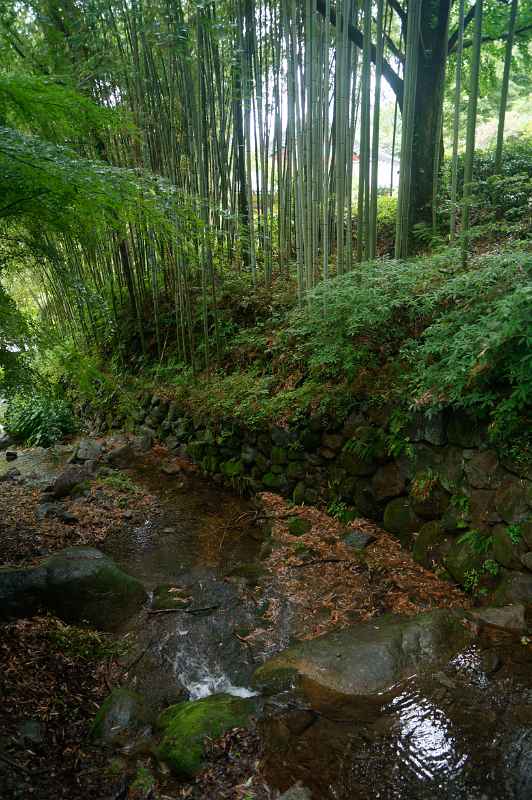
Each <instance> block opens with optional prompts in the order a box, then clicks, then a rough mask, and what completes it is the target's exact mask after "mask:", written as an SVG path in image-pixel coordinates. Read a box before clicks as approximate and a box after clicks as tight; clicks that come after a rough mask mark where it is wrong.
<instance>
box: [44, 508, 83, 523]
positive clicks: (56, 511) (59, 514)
mask: <svg viewBox="0 0 532 800" xmlns="http://www.w3.org/2000/svg"><path fill="white" fill-rule="evenodd" d="M35 517H36V518H37V519H38V520H43V519H46V518H48V517H55V519H60V520H61V521H62V522H65V523H66V524H67V525H75V524H76V523H77V522H79V520H78V518H77V517H76V516H75V515H74V514H71V513H70V512H69V511H66V509H64V508H63V507H62V506H61V505H59V503H40V504H39V505H38V506H37V508H36V509H35Z"/></svg>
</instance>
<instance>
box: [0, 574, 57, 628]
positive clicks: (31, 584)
mask: <svg viewBox="0 0 532 800" xmlns="http://www.w3.org/2000/svg"><path fill="white" fill-rule="evenodd" d="M45 586H46V569H44V568H43V567H38V568H34V567H30V568H24V567H16V568H11V567H2V568H0V619H9V618H10V617H26V616H31V615H32V614H35V613H36V612H37V611H38V610H39V608H40V606H41V598H42V593H43V591H44V588H45Z"/></svg>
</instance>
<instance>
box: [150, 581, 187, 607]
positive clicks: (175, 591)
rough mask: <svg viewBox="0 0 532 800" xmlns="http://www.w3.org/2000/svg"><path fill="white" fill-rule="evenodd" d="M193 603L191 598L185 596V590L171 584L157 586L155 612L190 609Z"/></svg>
mask: <svg viewBox="0 0 532 800" xmlns="http://www.w3.org/2000/svg"><path fill="white" fill-rule="evenodd" d="M190 603H191V599H190V597H187V596H185V594H184V591H183V589H179V588H178V587H176V586H171V585H169V584H163V585H162V586H157V588H156V589H154V592H153V602H152V608H153V609H154V610H155V611H160V610H164V609H179V608H183V609H185V608H188V606H189V605H190Z"/></svg>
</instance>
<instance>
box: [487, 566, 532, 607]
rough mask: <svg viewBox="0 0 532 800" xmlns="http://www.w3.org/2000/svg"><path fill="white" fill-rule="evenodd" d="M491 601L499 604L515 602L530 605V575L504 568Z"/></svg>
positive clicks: (531, 579) (531, 581)
mask: <svg viewBox="0 0 532 800" xmlns="http://www.w3.org/2000/svg"><path fill="white" fill-rule="evenodd" d="M493 602H494V603H495V604H496V605H499V606H506V605H510V604H515V603H518V604H521V603H522V604H523V605H524V606H532V575H531V574H530V573H527V572H510V571H507V570H504V572H503V575H502V579H501V582H500V583H499V585H498V587H497V589H496V590H495V592H494V594H493Z"/></svg>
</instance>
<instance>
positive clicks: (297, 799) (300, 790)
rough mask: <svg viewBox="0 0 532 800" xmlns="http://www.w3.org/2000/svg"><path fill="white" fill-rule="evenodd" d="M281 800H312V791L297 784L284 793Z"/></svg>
mask: <svg viewBox="0 0 532 800" xmlns="http://www.w3.org/2000/svg"><path fill="white" fill-rule="evenodd" d="M279 800H312V795H311V793H310V789H307V788H306V787H305V786H302V785H301V783H299V782H298V783H296V784H294V786H291V787H290V789H288V791H286V792H283V794H282V795H281V796H280V797H279Z"/></svg>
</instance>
